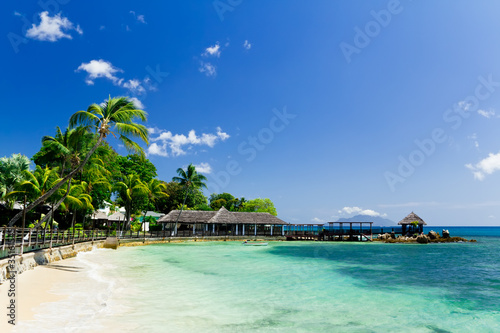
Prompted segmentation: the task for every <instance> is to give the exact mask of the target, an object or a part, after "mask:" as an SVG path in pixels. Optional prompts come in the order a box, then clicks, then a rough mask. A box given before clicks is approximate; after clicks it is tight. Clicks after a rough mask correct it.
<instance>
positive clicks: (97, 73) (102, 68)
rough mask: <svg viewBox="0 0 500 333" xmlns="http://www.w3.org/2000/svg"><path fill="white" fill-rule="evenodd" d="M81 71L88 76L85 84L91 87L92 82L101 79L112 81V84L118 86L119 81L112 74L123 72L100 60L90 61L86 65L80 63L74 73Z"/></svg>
mask: <svg viewBox="0 0 500 333" xmlns="http://www.w3.org/2000/svg"><path fill="white" fill-rule="evenodd" d="M81 70H84V71H86V72H87V74H88V76H87V79H86V80H85V82H86V83H87V84H89V85H93V84H94V80H95V79H98V78H101V77H104V78H107V79H109V80H111V81H113V83H114V84H117V85H119V84H120V82H121V81H120V79H118V78H117V77H116V76H115V75H114V74H115V73H118V72H123V71H122V70H121V69H119V68H115V67H113V65H112V64H111V63H110V62H108V61H105V60H102V59H99V60H91V61H90V62H88V63H82V64H81V65H80V66H79V67H78V69H77V70H76V71H81Z"/></svg>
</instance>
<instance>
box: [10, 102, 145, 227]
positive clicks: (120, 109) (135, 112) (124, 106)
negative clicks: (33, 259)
mask: <svg viewBox="0 0 500 333" xmlns="http://www.w3.org/2000/svg"><path fill="white" fill-rule="evenodd" d="M136 118H138V119H140V120H141V121H146V118H147V113H146V112H145V111H143V110H139V109H137V108H136V106H135V105H134V103H133V102H132V101H130V100H129V99H128V98H126V97H117V98H111V96H110V97H109V99H108V100H107V101H105V102H103V103H102V104H92V105H91V106H89V107H88V109H87V111H78V112H76V113H75V114H73V115H72V116H71V118H70V120H69V127H70V128H74V127H76V126H78V125H82V126H84V127H85V128H86V129H87V130H89V131H90V130H92V129H93V130H95V131H96V133H97V134H98V135H99V138H98V139H97V141H96V143H95V144H94V146H93V147H92V148H91V149H90V150H89V152H88V153H87V155H86V156H85V158H84V159H83V161H82V162H80V164H79V165H78V166H77V167H76V168H75V169H73V170H72V171H71V172H70V173H68V174H67V175H66V176H65V177H64V178H63V179H61V180H60V181H59V182H58V183H57V184H55V186H54V187H53V188H52V189H51V190H49V191H48V192H47V193H45V194H44V195H42V196H40V197H39V198H38V199H36V200H34V201H33V202H32V203H31V204H30V205H29V206H28V207H27V208H26V210H27V211H30V210H31V209H33V208H34V207H36V206H37V205H38V204H40V203H41V202H44V201H45V200H47V198H49V197H50V196H51V195H52V194H54V193H55V192H56V191H57V190H58V189H59V188H60V187H61V186H63V185H64V184H65V183H66V182H68V181H69V180H70V179H72V178H73V176H74V175H75V174H76V173H78V172H79V171H80V170H82V168H83V167H84V166H85V164H87V162H88V161H89V159H90V157H91V156H92V154H93V153H94V152H95V151H96V149H97V148H98V147H99V146H100V145H101V143H102V142H103V141H104V140H105V139H106V137H107V136H108V135H109V134H110V133H111V134H113V136H116V135H118V138H119V139H120V141H122V143H123V144H124V145H125V147H126V148H127V149H129V150H131V151H135V152H138V153H141V154H144V150H143V149H142V147H140V146H139V145H138V144H137V143H136V142H135V141H133V140H132V138H137V139H141V140H142V141H144V142H145V143H146V144H149V140H148V130H147V128H146V127H145V126H144V125H141V124H138V123H136V122H135V120H136ZM112 129H113V131H112ZM21 215H22V212H20V213H18V214H17V215H16V216H14V217H13V218H12V219H11V220H10V221H9V227H12V226H13V225H14V223H15V222H16V221H17V220H18V219H19V218H20V217H21Z"/></svg>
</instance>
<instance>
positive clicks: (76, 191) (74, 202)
mask: <svg viewBox="0 0 500 333" xmlns="http://www.w3.org/2000/svg"><path fill="white" fill-rule="evenodd" d="M88 188H89V185H88V184H87V183H86V182H81V183H80V184H76V185H73V186H71V188H70V190H69V195H67V196H66V200H65V207H66V208H67V209H68V210H70V209H73V216H72V219H71V229H72V231H73V242H74V238H75V237H74V236H75V220H76V212H77V211H78V210H83V211H87V210H92V211H94V206H92V197H91V196H90V195H89V194H88V193H86V192H87V190H88Z"/></svg>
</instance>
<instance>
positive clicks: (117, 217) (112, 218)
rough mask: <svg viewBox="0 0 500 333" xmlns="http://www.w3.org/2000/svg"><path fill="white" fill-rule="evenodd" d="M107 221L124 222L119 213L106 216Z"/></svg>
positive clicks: (123, 216) (123, 217) (122, 215)
mask: <svg viewBox="0 0 500 333" xmlns="http://www.w3.org/2000/svg"><path fill="white" fill-rule="evenodd" d="M108 220H109V221H115V222H117V221H124V220H125V215H124V214H123V213H120V212H114V213H113V214H111V215H109V216H108Z"/></svg>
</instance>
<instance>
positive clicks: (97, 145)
mask: <svg viewBox="0 0 500 333" xmlns="http://www.w3.org/2000/svg"><path fill="white" fill-rule="evenodd" d="M103 140H104V135H103V134H101V135H100V136H99V139H98V140H97V142H96V144H95V145H94V147H92V149H91V150H90V151H89V152H88V153H87V156H85V159H84V160H83V161H82V162H81V163H80V164H79V165H78V167H77V168H76V169H74V170H73V171H71V172H70V173H69V174H68V175H67V176H66V177H64V178H63V179H62V180H61V181H59V182H58V183H57V184H56V185H54V187H52V188H51V189H50V190H48V191H47V192H46V193H45V194H43V195H42V196H40V197H39V198H38V199H36V200H35V201H33V202H32V203H31V204H30V205H29V206H28V207H27V208H26V211H27V212H29V211H30V210H32V209H33V208H35V207H36V206H38V205H39V204H41V203H42V202H44V201H46V200H47V199H48V198H49V197H51V196H52V195H53V194H54V193H56V191H57V190H58V189H59V188H60V187H61V186H63V185H64V184H65V183H66V182H70V183H71V179H72V178H73V176H74V175H76V174H77V173H78V172H79V171H80V170H82V169H83V167H84V166H85V164H87V162H88V161H89V159H90V157H91V156H92V154H94V152H95V151H96V150H97V148H98V147H99V146H100V145H101V143H102V141H103ZM22 215H23V212H22V211H21V212H19V213H17V214H16V215H15V216H14V217H13V218H12V219H11V220H10V221H9V227H12V226H13V225H14V223H16V222H17V221H18V220H19V219H20V218H21V217H22Z"/></svg>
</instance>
